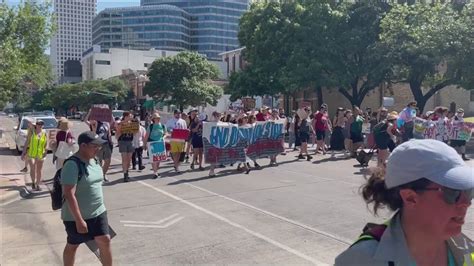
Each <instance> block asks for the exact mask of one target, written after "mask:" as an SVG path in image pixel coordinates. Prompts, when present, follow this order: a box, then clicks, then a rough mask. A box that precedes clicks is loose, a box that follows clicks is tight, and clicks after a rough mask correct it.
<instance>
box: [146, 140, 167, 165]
mask: <svg viewBox="0 0 474 266" xmlns="http://www.w3.org/2000/svg"><path fill="white" fill-rule="evenodd" d="M148 152H149V153H150V159H151V161H152V162H162V161H166V160H167V159H168V158H167V157H166V146H165V142H164V141H153V142H149V143H148Z"/></svg>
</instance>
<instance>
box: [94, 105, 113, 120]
mask: <svg viewBox="0 0 474 266" xmlns="http://www.w3.org/2000/svg"><path fill="white" fill-rule="evenodd" d="M104 107H105V106H101V107H99V106H93V107H92V108H91V110H90V114H89V121H90V120H95V121H101V122H109V123H110V122H112V121H113V117H112V110H110V109H109V108H108V106H107V108H104Z"/></svg>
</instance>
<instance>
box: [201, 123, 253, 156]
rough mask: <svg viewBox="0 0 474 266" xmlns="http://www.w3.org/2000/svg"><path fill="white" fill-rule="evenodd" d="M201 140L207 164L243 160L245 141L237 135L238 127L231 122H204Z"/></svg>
mask: <svg viewBox="0 0 474 266" xmlns="http://www.w3.org/2000/svg"><path fill="white" fill-rule="evenodd" d="M202 137H203V138H202V140H203V143H204V158H205V162H206V163H208V164H224V165H226V164H227V165H228V164H233V163H236V162H245V147H246V145H247V142H246V141H245V140H243V139H241V138H240V137H239V128H238V127H237V125H234V124H231V123H221V122H219V123H218V122H204V123H203V135H202Z"/></svg>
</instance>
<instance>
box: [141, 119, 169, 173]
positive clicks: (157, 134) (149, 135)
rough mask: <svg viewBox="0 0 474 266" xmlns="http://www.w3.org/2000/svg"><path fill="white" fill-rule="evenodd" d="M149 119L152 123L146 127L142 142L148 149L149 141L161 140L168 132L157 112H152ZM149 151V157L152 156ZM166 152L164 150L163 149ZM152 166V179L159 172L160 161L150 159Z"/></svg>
mask: <svg viewBox="0 0 474 266" xmlns="http://www.w3.org/2000/svg"><path fill="white" fill-rule="evenodd" d="M151 121H152V123H151V124H150V126H149V127H148V128H147V129H146V134H145V139H144V140H145V143H144V148H145V149H148V144H149V143H151V142H155V141H163V142H164V138H165V137H167V136H168V133H167V132H166V126H165V125H163V124H162V123H161V116H160V114H159V113H154V114H153V115H152V116H151ZM149 152H150V158H153V156H152V154H151V151H150V150H149ZM165 154H166V150H165ZM151 165H152V168H153V179H157V178H158V177H159V176H160V174H159V173H158V170H159V168H160V161H155V160H152V163H151Z"/></svg>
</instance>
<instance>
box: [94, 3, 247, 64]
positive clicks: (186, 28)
mask: <svg viewBox="0 0 474 266" xmlns="http://www.w3.org/2000/svg"><path fill="white" fill-rule="evenodd" d="M248 7H249V4H248V0H174V1H170V0H168V1H166V0H141V6H139V7H126V8H109V9H105V10H103V11H102V12H100V13H99V14H98V15H97V17H96V18H95V19H94V21H93V30H92V43H93V44H98V45H100V46H101V47H102V49H105V50H107V49H109V48H113V47H121V48H130V49H150V48H156V49H164V50H176V51H181V50H192V51H197V52H198V53H200V54H204V55H206V56H207V58H208V59H210V60H221V59H220V57H219V55H218V54H219V53H221V52H224V51H229V50H234V49H237V48H239V42H238V39H237V33H238V28H239V19H240V17H241V16H242V14H243V13H244V12H245V11H247V9H248Z"/></svg>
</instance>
